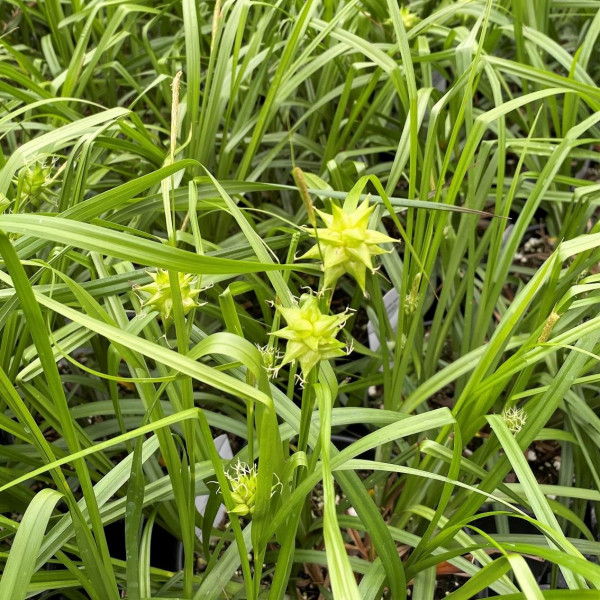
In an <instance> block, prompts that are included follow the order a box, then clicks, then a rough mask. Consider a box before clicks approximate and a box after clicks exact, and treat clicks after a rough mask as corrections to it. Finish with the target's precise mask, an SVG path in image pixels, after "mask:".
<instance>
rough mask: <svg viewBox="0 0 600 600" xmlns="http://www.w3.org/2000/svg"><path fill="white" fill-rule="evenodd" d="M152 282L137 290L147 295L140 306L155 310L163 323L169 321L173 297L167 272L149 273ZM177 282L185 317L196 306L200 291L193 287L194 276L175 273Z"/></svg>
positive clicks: (162, 270)
mask: <svg viewBox="0 0 600 600" xmlns="http://www.w3.org/2000/svg"><path fill="white" fill-rule="evenodd" d="M149 275H150V277H152V282H151V283H148V284H146V285H142V286H140V287H138V288H136V289H137V291H139V292H144V293H145V294H149V297H148V298H147V299H146V300H145V301H144V303H143V304H142V306H144V307H145V308H148V309H150V310H157V311H158V312H159V313H160V316H161V318H162V320H163V322H167V321H169V320H170V319H171V313H172V311H173V296H172V295H171V284H170V282H169V272H168V271H166V270H164V269H158V270H157V271H156V272H154V273H149ZM177 278H178V280H179V289H180V290H181V302H182V304H183V314H184V315H187V314H188V313H189V312H190V310H192V308H194V307H195V306H198V303H197V302H196V296H197V295H198V294H199V293H200V290H199V289H197V288H195V287H194V278H195V275H190V274H186V273H177Z"/></svg>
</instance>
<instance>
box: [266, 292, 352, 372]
mask: <svg viewBox="0 0 600 600" xmlns="http://www.w3.org/2000/svg"><path fill="white" fill-rule="evenodd" d="M276 308H277V310H278V311H279V312H280V313H281V315H282V316H283V318H284V319H285V321H286V323H287V327H284V328H283V329H279V330H278V331H274V332H273V335H276V336H277V337H280V338H284V339H286V340H287V346H286V351H285V355H284V357H283V362H282V365H286V364H288V363H291V362H294V361H296V360H297V361H298V362H299V363H300V367H301V369H302V373H303V375H304V377H306V376H307V375H308V373H309V372H310V371H311V369H312V368H313V367H314V366H315V365H316V364H317V363H318V362H319V361H321V360H328V359H330V358H335V357H338V356H345V355H346V352H345V350H344V348H345V347H346V345H345V344H344V343H343V342H340V341H338V340H337V339H336V337H337V334H338V333H339V331H340V329H342V328H343V327H344V324H345V323H346V320H347V319H348V314H347V312H344V313H342V314H337V315H327V314H324V313H322V312H321V310H320V308H319V300H318V298H317V296H314V295H313V294H312V293H311V294H302V296H300V300H299V302H298V305H297V306H293V307H289V308H285V307H283V306H279V305H277V306H276Z"/></svg>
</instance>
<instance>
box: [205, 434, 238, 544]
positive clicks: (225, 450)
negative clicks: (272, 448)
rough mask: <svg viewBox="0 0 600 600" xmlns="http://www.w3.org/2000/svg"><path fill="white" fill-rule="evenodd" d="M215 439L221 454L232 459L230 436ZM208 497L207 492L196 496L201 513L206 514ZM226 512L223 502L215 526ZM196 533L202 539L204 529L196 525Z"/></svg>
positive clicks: (227, 458) (214, 522)
mask: <svg viewBox="0 0 600 600" xmlns="http://www.w3.org/2000/svg"><path fill="white" fill-rule="evenodd" d="M214 441H215V447H216V448H217V452H218V453H219V456H220V457H221V458H224V459H225V460H231V459H232V458H233V451H232V449H231V445H230V444H229V438H228V437H227V435H226V434H225V433H224V434H223V435H220V436H219V437H216V438H215V440H214ZM208 498H209V496H208V495H206V494H203V495H201V496H196V509H197V510H198V512H199V513H200V514H201V515H204V511H205V510H206V505H207V504H208ZM226 514H227V511H226V510H225V506H224V505H223V504H221V506H220V507H219V510H218V512H217V515H216V516H215V520H214V521H213V527H216V526H217V525H218V524H219V523H220V522H221V521H222V520H223V519H224V518H225V515H226ZM196 535H197V536H198V539H199V540H200V541H202V530H201V529H200V528H199V527H196Z"/></svg>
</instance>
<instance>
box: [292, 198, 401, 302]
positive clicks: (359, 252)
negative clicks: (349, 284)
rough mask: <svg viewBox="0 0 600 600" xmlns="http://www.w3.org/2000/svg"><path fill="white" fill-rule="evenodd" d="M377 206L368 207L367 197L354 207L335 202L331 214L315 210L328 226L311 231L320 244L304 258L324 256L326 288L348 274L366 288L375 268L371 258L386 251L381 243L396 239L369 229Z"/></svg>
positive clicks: (321, 257)
mask: <svg viewBox="0 0 600 600" xmlns="http://www.w3.org/2000/svg"><path fill="white" fill-rule="evenodd" d="M374 208H375V206H369V200H368V198H367V199H365V201H364V202H363V203H362V204H361V205H360V206H358V207H357V208H354V209H351V208H350V207H349V206H345V207H344V208H340V207H339V206H336V205H335V204H334V205H332V213H331V214H327V213H324V212H322V211H320V210H317V211H316V212H317V213H318V214H319V216H320V217H321V219H322V221H323V222H324V223H325V227H323V228H320V229H317V230H316V233H315V232H314V231H311V230H308V233H309V234H310V235H312V236H315V237H317V238H318V244H317V245H315V246H313V247H312V248H311V249H310V250H309V251H308V252H307V253H306V254H304V255H303V256H302V257H301V258H314V259H322V261H323V266H322V268H323V271H324V272H325V281H324V285H325V287H326V288H333V287H334V286H335V284H336V282H337V280H338V279H339V278H340V277H341V276H342V275H343V274H344V273H348V274H349V275H352V277H354V279H356V281H357V283H358V285H359V286H360V288H361V289H362V290H363V291H364V289H365V277H366V271H367V269H369V271H371V272H373V271H374V268H373V261H372V257H373V256H377V255H378V254H385V253H386V250H383V248H380V247H379V245H378V244H385V243H388V242H395V241H396V240H394V239H393V238H391V237H390V236H388V235H386V234H384V233H380V232H379V231H375V230H374V229H369V228H368V225H369V218H370V216H371V213H372V212H373V210H374Z"/></svg>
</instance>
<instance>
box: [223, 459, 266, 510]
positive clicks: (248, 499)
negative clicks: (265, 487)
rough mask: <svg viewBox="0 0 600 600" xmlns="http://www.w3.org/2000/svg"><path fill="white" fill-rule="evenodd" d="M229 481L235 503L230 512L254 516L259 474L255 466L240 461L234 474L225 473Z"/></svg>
mask: <svg viewBox="0 0 600 600" xmlns="http://www.w3.org/2000/svg"><path fill="white" fill-rule="evenodd" d="M225 476H226V477H227V479H228V481H229V488H230V491H231V498H232V500H233V501H234V503H235V506H234V508H233V509H231V510H230V511H229V512H230V513H233V514H236V515H239V516H240V517H245V516H247V515H252V513H253V512H254V504H255V501H256V486H257V481H258V473H257V470H256V466H255V465H252V466H250V465H248V464H246V463H243V462H240V461H238V462H237V464H235V465H234V466H233V472H232V473H225Z"/></svg>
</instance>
